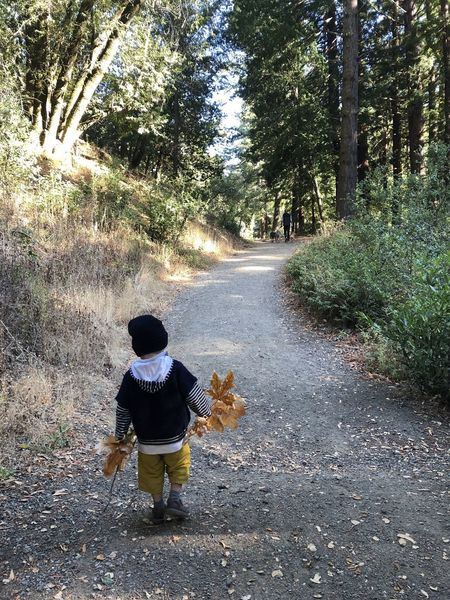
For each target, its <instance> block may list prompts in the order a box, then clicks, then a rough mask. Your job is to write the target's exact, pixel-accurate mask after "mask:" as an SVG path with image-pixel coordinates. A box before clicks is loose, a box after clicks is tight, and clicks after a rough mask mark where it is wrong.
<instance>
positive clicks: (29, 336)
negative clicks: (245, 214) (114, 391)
mask: <svg viewBox="0 0 450 600" xmlns="http://www.w3.org/2000/svg"><path fill="white" fill-rule="evenodd" d="M47 167H49V165H42V164H41V174H40V175H36V176H33V177H32V178H31V180H29V181H27V180H24V182H23V185H19V186H14V185H13V182H12V181H11V185H8V182H7V181H4V182H3V183H4V186H5V189H8V190H9V193H8V194H6V193H3V194H0V281H1V285H0V350H1V353H0V357H1V358H0V412H1V414H2V420H1V423H0V440H2V442H5V441H6V442H7V443H4V444H3V447H7V448H14V447H16V448H17V447H21V448H24V447H25V448H29V447H31V448H32V447H39V448H41V449H42V448H45V447H47V448H51V447H54V446H55V445H60V444H62V443H64V442H65V441H68V440H69V438H70V436H71V435H74V428H73V419H74V415H76V421H77V423H78V424H80V423H82V422H83V419H85V418H87V416H86V414H85V413H86V411H85V410H84V408H83V407H85V406H86V405H88V404H89V403H90V402H92V397H93V393H94V391H95V390H97V393H98V390H99V389H105V390H106V389H110V390H111V381H110V377H111V373H114V372H115V369H117V368H118V367H120V369H122V368H123V365H124V363H125V362H126V361H127V359H128V357H129V354H130V351H129V340H128V336H127V335H126V327H125V326H124V325H125V324H126V322H127V321H128V320H129V319H130V318H131V317H132V316H135V315H136V314H142V313H144V312H153V313H156V314H158V315H161V314H162V313H163V312H164V311H165V310H166V309H167V307H168V306H169V304H170V301H171V299H172V298H173V295H174V286H173V285H172V284H171V280H173V279H178V280H179V279H187V278H188V277H190V276H191V275H192V273H193V271H194V270H195V269H198V268H203V267H205V266H208V265H209V264H210V263H211V261H212V260H215V259H216V258H217V257H220V255H221V254H223V253H226V252H229V251H230V250H231V249H232V246H233V241H232V240H231V239H229V238H227V237H226V236H223V235H222V234H221V233H220V232H219V231H218V230H213V229H212V228H209V227H207V226H205V225H201V224H200V223H198V224H194V223H192V222H191V221H190V220H189V219H188V217H189V215H187V214H186V212H184V213H183V212H180V213H176V214H175V216H173V214H172V213H171V218H170V219H169V220H168V222H167V223H165V219H166V217H167V214H166V212H164V211H166V210H169V208H167V206H165V205H164V199H165V198H166V195H165V194H166V191H165V190H161V189H159V190H157V189H156V188H155V186H154V185H150V184H149V185H146V184H145V182H142V181H139V180H135V179H133V178H130V177H128V176H126V175H125V174H124V173H123V172H121V170H120V169H118V168H109V167H107V166H105V165H99V164H98V163H94V162H92V161H91V163H89V162H88V161H83V163H82V166H81V167H78V168H77V167H75V168H73V169H71V170H69V171H61V170H59V171H58V170H55V169H54V168H47ZM36 169H37V167H36ZM43 169H45V171H46V172H47V174H46V175H43V174H42V170H43ZM36 173H37V171H36ZM13 175H14V173H13V171H11V174H10V177H13ZM180 201H181V200H180ZM152 203H153V205H152ZM172 205H173V201H172ZM168 206H169V207H170V206H171V204H170V203H169V204H168ZM160 209H161V210H160ZM170 210H171V209H170ZM181 221H183V224H182V227H181ZM15 460H17V455H16V456H13V454H11V453H9V454H8V453H7V454H6V455H5V454H4V455H3V457H2V459H1V461H3V465H4V467H5V465H6V467H7V466H8V465H9V464H10V463H11V462H13V461H15ZM6 467H5V468H6Z"/></svg>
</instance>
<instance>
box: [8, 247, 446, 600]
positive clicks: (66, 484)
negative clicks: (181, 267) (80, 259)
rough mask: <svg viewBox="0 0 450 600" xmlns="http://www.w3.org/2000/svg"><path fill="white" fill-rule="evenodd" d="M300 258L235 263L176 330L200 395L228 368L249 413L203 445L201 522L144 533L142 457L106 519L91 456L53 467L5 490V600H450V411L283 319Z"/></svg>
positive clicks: (187, 308) (198, 489) (189, 293)
mask: <svg viewBox="0 0 450 600" xmlns="http://www.w3.org/2000/svg"><path fill="white" fill-rule="evenodd" d="M291 252H292V245H290V244H281V243H280V244H260V245H258V246H256V247H254V248H251V249H250V250H245V251H243V252H240V253H238V254H237V255H236V256H233V257H230V258H228V259H227V260H224V261H223V262H221V263H220V264H219V265H218V266H217V267H216V268H214V269H213V270H212V271H210V272H208V273H205V274H202V275H200V276H199V277H198V278H197V279H196V281H195V283H194V285H193V286H192V287H190V288H189V289H187V290H186V291H184V292H182V293H181V295H180V296H179V298H178V300H177V302H176V304H175V306H174V308H173V310H172V311H171V313H170V315H168V317H167V319H166V323H167V326H168V329H169V334H170V335H171V344H170V350H171V353H172V354H173V355H174V356H175V357H177V358H179V359H181V360H182V361H184V362H185V364H186V365H187V366H188V367H190V368H191V369H192V371H193V372H194V373H196V374H197V375H198V376H199V377H200V379H201V381H202V383H203V384H204V385H206V384H207V383H208V380H209V377H210V375H211V373H212V371H213V370H217V371H218V372H219V373H220V374H221V375H224V374H225V372H226V371H227V370H228V369H230V368H231V369H233V370H234V372H235V376H236V381H237V385H238V390H237V391H238V393H240V394H241V395H243V396H244V397H245V398H246V399H247V402H248V415H247V416H246V417H245V418H244V419H243V420H242V425H241V427H240V428H239V429H238V430H237V431H233V432H231V431H230V432H226V433H222V434H219V433H210V434H208V436H206V437H205V438H203V439H201V440H194V441H193V442H192V450H193V468H192V478H191V482H190V484H189V486H188V488H187V490H186V496H185V499H186V503H187V504H188V505H189V506H190V508H191V511H192V518H191V519H190V520H189V521H186V522H185V523H182V524H180V523H178V522H167V523H165V524H164V525H163V526H151V525H149V524H148V523H145V522H144V521H143V519H145V516H146V513H147V503H146V499H145V498H144V496H143V495H141V494H140V493H138V492H137V491H136V473H135V467H134V461H133V462H132V464H130V465H128V467H127V471H126V472H125V474H123V476H121V478H120V481H118V482H117V485H116V493H115V496H114V499H113V502H112V503H111V506H110V508H109V509H108V510H107V512H104V513H103V512H102V507H103V505H104V502H105V498H106V496H107V493H108V487H109V484H108V483H107V482H105V481H104V480H103V479H102V478H101V476H100V475H99V467H100V462H99V460H98V459H97V458H95V457H94V458H93V457H92V455H91V453H90V452H89V450H88V449H85V450H83V451H81V450H75V449H72V450H69V451H60V452H59V453H56V454H57V457H60V458H64V457H65V456H67V457H69V458H70V461H69V462H68V463H67V466H66V467H64V468H63V467H59V468H58V469H56V470H55V466H54V464H55V461H54V460H49V459H46V458H45V457H43V458H42V461H41V463H39V464H38V465H36V466H35V467H33V469H32V470H31V472H30V473H23V474H18V476H17V482H18V483H9V484H8V485H7V486H3V487H0V504H1V508H2V511H3V515H2V521H1V522H0V534H1V538H2V539H1V542H2V543H1V549H0V552H1V553H2V556H1V562H0V567H1V575H2V578H4V579H5V580H7V579H8V578H9V579H10V581H7V582H6V583H4V584H1V583H0V586H1V587H0V597H1V598H19V599H25V598H62V599H71V598H73V599H79V600H81V599H87V598H111V599H114V600H119V599H123V600H131V599H141V598H143V599H145V598H149V599H152V600H153V599H155V600H157V599H161V598H164V599H166V600H169V599H170V600H189V599H190V598H196V599H199V600H203V599H211V600H221V599H225V598H230V597H231V598H233V599H239V600H275V599H277V600H279V599H291V598H294V599H302V600H309V599H311V600H312V599H316V598H323V599H324V600H331V599H339V600H357V599H358V600H360V599H364V600H383V599H387V600H390V599H392V600H393V599H396V600H397V599H408V600H409V599H416V598H417V599H421V598H422V599H423V598H432V599H434V600H444V599H447V598H448V589H449V588H450V582H449V576H448V573H449V566H450V563H449V559H450V531H449V528H448V525H449V518H448V517H449V515H448V507H449V493H448V483H449V481H448V462H446V461H447V460H448V440H449V423H448V416H446V415H445V411H442V413H443V414H439V411H438V409H436V408H431V409H429V408H428V409H427V407H426V406H422V405H421V404H420V403H419V402H418V401H417V400H415V399H414V398H405V397H403V398H400V397H399V391H398V388H397V387H396V386H389V385H385V384H381V383H378V382H373V381H370V380H366V379H364V378H363V377H362V376H361V375H360V374H358V373H356V372H355V371H352V370H351V369H350V368H349V367H348V366H347V365H346V364H345V363H344V362H343V360H342V357H341V356H340V354H339V352H338V351H337V349H336V347H335V346H334V344H332V343H331V342H329V341H327V340H325V339H324V338H323V337H320V336H318V335H317V334H316V333H314V332H311V331H308V330H307V329H305V328H303V326H302V324H301V322H300V321H299V318H298V317H296V316H295V315H292V314H289V313H288V311H287V310H286V309H285V308H283V304H282V303H281V301H280V291H281V288H280V273H281V268H282V266H283V264H284V262H285V260H286V259H287V257H288V256H289V254H290V253H291ZM112 406H113V402H112V401H111V409H110V413H111V411H112ZM103 431H104V430H103ZM99 435H100V434H99V433H98V432H94V433H92V432H91V438H92V439H96V437H98V436H99ZM399 536H401V537H399ZM399 542H400V543H399ZM11 569H12V570H13V573H14V578H12V577H10V575H11Z"/></svg>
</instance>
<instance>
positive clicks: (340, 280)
mask: <svg viewBox="0 0 450 600" xmlns="http://www.w3.org/2000/svg"><path fill="white" fill-rule="evenodd" d="M447 164H448V163H447V158H446V149H445V148H442V147H439V146H436V147H434V148H432V149H431V150H430V159H429V164H428V173H427V176H426V177H418V176H409V177H407V178H405V179H404V180H402V181H400V182H394V181H392V182H388V183H386V179H385V177H384V175H383V174H382V173H375V174H374V175H373V176H372V177H371V178H369V179H368V180H367V181H366V182H365V183H364V186H363V187H361V188H360V190H359V199H358V201H359V204H358V213H357V216H356V217H355V218H353V219H351V220H350V221H348V222H346V223H344V224H339V225H337V226H336V227H335V229H334V230H333V231H332V232H331V233H330V234H329V235H324V236H322V237H320V238H318V239H315V240H314V241H312V242H311V243H310V244H308V245H307V246H305V247H304V248H303V249H302V250H301V251H300V252H299V253H298V254H297V255H296V256H294V257H293V258H292V259H291V261H290V263H289V265H288V273H289V274H290V276H291V278H292V285H293V289H294V290H295V291H296V292H297V293H298V294H299V296H300V297H301V298H302V299H303V300H304V301H305V302H306V303H307V304H308V305H309V306H310V307H311V308H312V309H313V310H314V311H316V312H317V313H319V314H321V315H324V316H326V317H327V318H329V319H331V320H333V321H335V322H338V323H341V324H344V325H347V326H358V327H360V328H361V329H365V330H368V331H370V332H371V336H370V337H371V341H372V345H374V346H375V354H378V356H379V359H380V360H379V362H380V363H381V362H383V363H384V368H385V369H387V370H388V372H389V373H390V374H393V372H394V371H395V374H396V375H398V374H399V372H400V371H401V372H402V373H404V374H405V375H406V376H407V377H408V378H410V379H411V380H413V381H415V382H416V383H418V384H419V385H420V386H422V387H423V388H426V389H428V390H429V391H432V392H436V393H440V394H444V393H445V392H446V390H448V367H449V339H450V291H449V289H450V281H449V267H450V264H449V257H448V254H447V249H448V241H449V235H448V223H449V219H448V217H449V205H450V202H449V187H448V180H447V177H448V176H447V172H446V165H447ZM377 347H378V350H377ZM386 356H390V357H391V358H392V357H396V360H392V361H387V360H385V358H386ZM383 357H384V358H383ZM389 362H391V364H390V365H389V364H388V363H389Z"/></svg>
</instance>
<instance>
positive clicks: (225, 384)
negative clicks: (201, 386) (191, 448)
mask: <svg viewBox="0 0 450 600" xmlns="http://www.w3.org/2000/svg"><path fill="white" fill-rule="evenodd" d="M234 387H235V384H234V373H233V371H228V373H227V374H226V375H225V377H224V379H223V381H222V380H221V379H220V377H219V375H218V374H217V373H216V372H215V371H214V373H213V374H212V377H211V382H210V388H209V390H207V392H206V393H207V394H208V395H209V396H211V398H212V402H211V416H210V417H207V418H204V417H198V418H197V419H196V421H195V423H194V424H193V426H192V427H191V428H190V430H189V437H191V436H192V435H198V436H199V437H201V436H202V435H204V434H205V433H206V432H207V431H223V430H224V428H225V427H230V428H231V429H237V428H238V426H239V423H238V419H239V417H242V416H244V415H245V401H244V400H243V399H242V398H241V397H240V396H238V395H237V394H235V393H234V392H232V391H231V390H232V389H233V388H234Z"/></svg>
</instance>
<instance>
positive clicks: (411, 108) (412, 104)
mask: <svg viewBox="0 0 450 600" xmlns="http://www.w3.org/2000/svg"><path fill="white" fill-rule="evenodd" d="M403 8H404V10H405V54H406V64H407V67H408V145H409V164H410V170H411V173H420V172H421V171H422V145H423V142H422V132H423V98H422V90H421V82H420V77H419V40H418V36H417V7H416V2H415V0H403Z"/></svg>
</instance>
